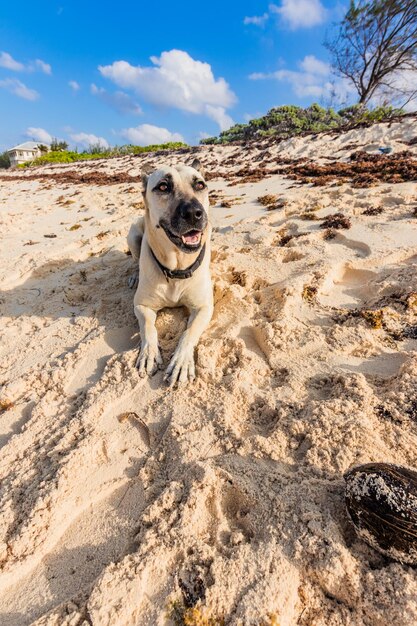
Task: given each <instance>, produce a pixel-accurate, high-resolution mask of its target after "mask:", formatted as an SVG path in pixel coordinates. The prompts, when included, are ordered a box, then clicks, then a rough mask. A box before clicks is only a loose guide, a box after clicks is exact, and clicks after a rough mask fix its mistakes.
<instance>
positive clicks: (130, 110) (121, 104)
mask: <svg viewBox="0 0 417 626" xmlns="http://www.w3.org/2000/svg"><path fill="white" fill-rule="evenodd" d="M90 91H91V93H92V94H93V96H97V97H98V98H100V100H102V101H103V102H105V103H106V104H107V105H109V106H110V107H111V108H112V109H115V110H116V111H118V112H119V113H123V114H124V115H129V114H130V115H141V114H142V113H143V111H142V109H141V108H140V106H139V105H138V104H137V102H134V100H132V98H131V97H130V96H128V95H127V93H124V92H123V91H115V92H114V93H109V92H108V91H106V90H105V89H103V88H102V87H97V85H95V84H94V83H93V84H92V85H91V87H90Z"/></svg>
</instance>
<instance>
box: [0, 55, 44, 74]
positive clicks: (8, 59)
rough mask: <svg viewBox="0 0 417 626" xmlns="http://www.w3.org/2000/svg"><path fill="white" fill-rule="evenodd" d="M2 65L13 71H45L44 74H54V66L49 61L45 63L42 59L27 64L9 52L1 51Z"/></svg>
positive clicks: (0, 61)
mask: <svg viewBox="0 0 417 626" xmlns="http://www.w3.org/2000/svg"><path fill="white" fill-rule="evenodd" d="M0 67H5V68H6V69H8V70H12V71H13V72H36V71H39V72H43V73H44V74H52V68H51V66H50V65H49V63H45V61H42V59H35V60H34V61H30V62H29V63H28V64H27V65H25V64H24V63H20V61H16V59H14V58H13V57H12V56H11V55H10V54H9V53H8V52H0Z"/></svg>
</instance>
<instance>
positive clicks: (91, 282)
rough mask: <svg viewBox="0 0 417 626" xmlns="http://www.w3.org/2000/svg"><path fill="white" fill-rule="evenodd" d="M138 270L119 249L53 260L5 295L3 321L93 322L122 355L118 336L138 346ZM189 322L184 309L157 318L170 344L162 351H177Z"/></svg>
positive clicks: (0, 306) (0, 308) (0, 301)
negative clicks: (135, 284)
mask: <svg viewBox="0 0 417 626" xmlns="http://www.w3.org/2000/svg"><path fill="white" fill-rule="evenodd" d="M137 269H138V268H137V264H136V263H135V261H134V260H133V259H132V257H131V256H130V255H128V254H126V253H124V252H122V251H120V250H116V249H110V250H107V251H104V252H102V253H101V254H99V255H92V256H88V257H87V258H84V259H82V260H78V261H74V260H73V259H69V258H64V259H57V260H52V261H48V262H47V263H45V264H43V265H39V266H37V267H36V268H35V269H34V270H33V271H32V272H31V274H30V275H29V276H28V278H27V279H26V280H25V282H23V283H21V284H19V285H17V286H16V287H13V288H12V289H9V290H0V318H4V320H7V318H12V319H14V318H27V319H29V320H30V319H31V318H32V319H36V318H38V319H42V320H46V324H47V325H49V326H52V324H51V322H52V323H53V321H55V320H60V319H62V318H70V319H77V318H78V319H79V318H91V319H94V320H95V321H96V323H97V325H99V326H103V327H104V329H105V340H106V343H107V344H108V345H109V346H110V347H112V348H113V349H115V350H116V351H117V350H120V347H121V344H120V337H119V332H118V331H119V329H125V331H126V332H128V334H129V341H127V345H126V341H123V342H122V343H123V344H124V345H123V347H124V349H126V348H127V347H132V348H133V347H135V346H137V345H138V342H139V328H138V323H137V320H136V317H135V315H134V312H133V298H134V294H135V290H134V289H130V288H129V286H128V283H129V279H130V278H131V277H132V276H134V275H135V273H136V272H137ZM172 317H174V320H173V319H172ZM186 317H187V316H186V314H185V312H184V309H182V308H181V307H180V308H179V309H174V310H165V311H162V312H161V313H160V314H159V315H158V321H157V328H158V331H159V332H160V333H161V335H162V336H161V339H162V343H163V344H166V345H164V346H163V347H165V348H168V349H172V347H173V345H174V344H175V340H176V339H177V338H178V335H179V332H181V331H182V330H183V329H184V327H185V325H186V319H185V318H186ZM173 321H174V329H175V330H174V332H172V322H173ZM43 323H44V324H45V322H43ZM6 324H7V322H6ZM124 334H126V333H124ZM125 339H126V337H125ZM164 339H165V341H164ZM113 344H114V345H113ZM171 344H172V345H171Z"/></svg>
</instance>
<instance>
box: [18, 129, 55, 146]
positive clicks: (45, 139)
mask: <svg viewBox="0 0 417 626" xmlns="http://www.w3.org/2000/svg"><path fill="white" fill-rule="evenodd" d="M25 136H26V137H29V139H33V141H41V142H42V143H47V144H50V143H51V142H52V135H50V134H49V133H48V132H47V131H46V130H45V129H44V128H34V127H33V126H30V127H29V128H28V129H27V130H26V132H25Z"/></svg>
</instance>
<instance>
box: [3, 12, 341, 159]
mask: <svg viewBox="0 0 417 626" xmlns="http://www.w3.org/2000/svg"><path fill="white" fill-rule="evenodd" d="M344 9H345V7H344V5H343V3H341V2H339V1H334V0H275V2H274V3H269V4H268V2H265V3H264V2H262V1H258V2H249V1H247V0H241V1H240V2H224V1H223V2H221V1H220V0H211V2H207V3H204V4H199V3H196V2H189V1H187V0H186V1H184V0H183V1H182V2H176V3H173V2H167V1H165V0H160V1H159V2H158V3H151V2H149V1H147V2H142V1H140V0H137V1H136V2H133V1H130V2H129V1H126V0H117V1H116V2H115V1H112V2H107V1H102V2H96V1H95V0H89V1H84V2H81V1H80V0H57V1H55V0H49V1H48V0H38V1H37V2H29V1H28V0H22V1H21V2H9V3H6V2H3V3H2V7H1V8H0V114H1V119H2V121H3V123H2V125H1V127H0V150H4V149H5V148H8V147H10V146H11V145H14V144H16V143H18V142H21V141H24V140H25V139H28V138H31V137H33V138H34V139H36V140H44V141H46V140H47V138H48V136H49V137H50V136H53V137H58V138H62V139H65V140H67V141H68V142H69V143H70V144H71V145H77V146H78V148H79V149H82V148H83V147H84V146H85V145H87V144H88V142H90V141H94V138H101V141H102V142H103V143H104V142H107V143H108V144H111V145H114V144H123V143H140V144H142V145H143V144H146V143H151V142H153V141H158V142H159V141H164V140H172V139H173V140H175V139H180V138H183V139H184V140H185V141H186V142H188V143H193V144H195V143H198V141H199V139H200V138H201V137H202V136H205V135H206V136H207V135H214V134H218V132H219V131H220V130H221V129H223V128H226V127H228V126H229V125H230V124H231V123H232V121H233V122H244V121H246V120H247V119H248V118H249V117H256V116H259V115H262V114H264V113H266V111H267V110H268V109H270V108H271V107H273V106H278V105H281V104H290V103H294V104H300V105H307V104H309V103H311V102H314V101H318V102H322V103H323V102H324V103H327V102H328V100H329V94H330V74H329V66H328V55H327V52H326V50H325V48H324V47H323V45H322V44H323V41H324V39H325V36H326V32H327V31H328V30H329V29H330V28H331V26H332V23H334V22H335V21H337V20H338V19H340V17H341V15H343V12H344ZM336 87H337V88H339V87H338V85H337V84H336ZM340 89H341V90H342V86H341V85H340ZM345 96H346V93H345V92H344V93H343V97H342V98H341V99H343V98H344V97H345Z"/></svg>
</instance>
